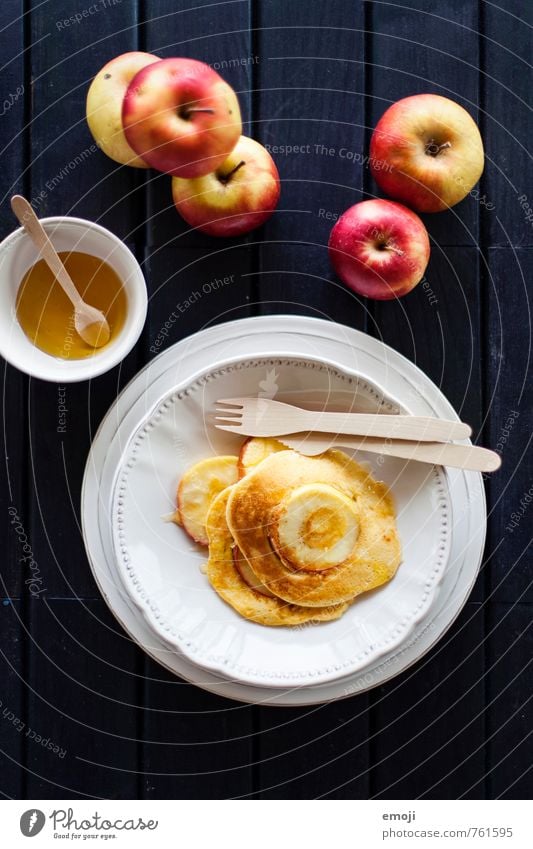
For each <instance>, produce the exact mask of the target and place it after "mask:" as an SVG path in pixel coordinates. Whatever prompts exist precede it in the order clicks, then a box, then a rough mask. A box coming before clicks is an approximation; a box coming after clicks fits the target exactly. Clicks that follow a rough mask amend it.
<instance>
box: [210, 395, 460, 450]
mask: <svg viewBox="0 0 533 849" xmlns="http://www.w3.org/2000/svg"><path fill="white" fill-rule="evenodd" d="M217 405H224V406H217V409H216V413H217V415H216V416H215V420H216V422H217V425H216V426H217V427H218V428H219V429H220V430H228V431H230V432H231V433H238V434H241V435H242V436H282V435H283V434H288V433H300V432H301V431H315V432H319V433H329V434H333V433H336V434H349V435H354V436H365V437H382V438H385V439H411V440H416V441H417V442H443V441H446V440H448V439H466V438H468V437H469V436H470V434H471V433H472V429H471V428H470V426H469V425H467V424H465V423H464V422H453V421H446V420H444V419H436V418H432V417H430V416H396V415H381V414H379V415H378V414H367V413H330V412H316V411H311V410H302V409H301V408H300V407H293V406H291V405H290V404H284V403H282V402H281V401H271V400H270V399H268V398H224V399H221V400H219V401H217ZM227 405H229V406H227Z"/></svg>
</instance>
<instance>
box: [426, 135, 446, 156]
mask: <svg viewBox="0 0 533 849" xmlns="http://www.w3.org/2000/svg"><path fill="white" fill-rule="evenodd" d="M447 147H451V143H450V142H443V143H442V144H437V142H436V141H433V139H431V141H429V142H428V143H427V145H426V154H427V155H428V156H438V155H439V153H440V152H441V150H445V148H447Z"/></svg>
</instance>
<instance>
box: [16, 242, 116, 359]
mask: <svg viewBox="0 0 533 849" xmlns="http://www.w3.org/2000/svg"><path fill="white" fill-rule="evenodd" d="M59 257H60V259H61V261H62V262H63V265H64V266H65V268H66V269H67V271H68V273H69V275H70V277H71V279H72V281H73V283H74V285H75V286H76V289H77V290H78V292H79V293H80V295H81V296H82V298H83V300H84V301H85V302H86V303H87V304H90V305H91V306H93V307H96V308H97V309H99V310H101V311H102V312H103V313H104V315H105V317H106V319H107V321H108V323H109V329H110V331H111V335H110V337H109V342H108V343H107V345H106V346H104V347H102V348H93V347H92V346H91V345H88V344H87V343H86V342H84V341H83V339H82V338H81V336H78V333H77V332H76V329H75V327H74V307H73V306H72V304H71V302H70V300H69V299H68V298H67V296H66V295H65V293H64V291H63V289H62V288H61V286H60V284H59V283H58V281H57V280H56V278H55V276H54V274H53V272H52V271H51V270H50V269H49V268H48V266H47V264H46V263H45V261H44V259H39V260H38V261H37V262H36V263H35V264H34V265H32V266H31V268H29V269H28V271H27V272H26V274H25V275H24V277H23V278H22V282H21V284H20V287H19V290H18V293H17V304H16V312H17V319H18V321H19V323H20V326H21V327H22V329H23V331H24V333H25V334H26V336H28V337H29V339H31V341H32V342H33V344H34V345H36V346H37V347H38V348H40V349H41V350H42V351H45V352H46V353H47V354H51V355H52V356H53V357H60V358H62V359H65V360H68V359H72V360H81V359H85V358H86V357H91V356H93V355H94V354H96V353H98V352H99V351H104V350H105V348H106V347H107V346H108V345H110V344H111V343H112V342H113V340H114V339H116V337H117V336H118V334H119V333H120V331H121V330H122V328H123V326H124V322H125V320H126V312H127V295H126V292H125V289H124V286H123V284H122V281H121V279H120V277H119V276H118V275H117V273H116V272H115V271H114V269H113V268H111V266H110V265H108V264H107V262H104V260H102V259H100V258H99V257H95V256H91V255H90V254H86V253H81V252H79V251H62V252H61V253H60V254H59Z"/></svg>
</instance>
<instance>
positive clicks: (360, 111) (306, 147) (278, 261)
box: [254, 0, 367, 328]
mask: <svg viewBox="0 0 533 849" xmlns="http://www.w3.org/2000/svg"><path fill="white" fill-rule="evenodd" d="M256 25H257V28H258V29H257V38H258V49H257V52H258V54H259V56H260V59H261V61H260V62H259V64H258V65H257V69H256V70H257V85H256V95H255V102H254V126H255V128H256V131H255V137H256V138H257V139H259V141H261V142H262V143H263V144H264V145H266V146H267V147H268V148H269V149H270V151H271V152H272V156H273V157H274V159H275V160H276V164H277V166H278V169H279V172H280V176H281V180H282V190H281V200H280V205H279V209H278V210H277V211H276V213H275V214H274V215H273V217H272V218H271V219H270V220H269V221H268V222H267V223H266V224H265V225H264V233H263V235H264V244H263V246H262V247H261V249H260V259H259V262H260V265H259V269H258V270H259V271H260V275H259V277H258V286H259V296H260V300H261V302H262V306H261V312H263V313H270V312H299V311H302V310H303V311H304V312H307V313H310V314H315V315H321V316H327V317H331V318H334V319H337V320H341V321H343V322H344V323H347V324H350V326H353V327H358V328H364V327H365V307H364V305H362V304H361V303H359V302H358V300H357V299H354V298H353V297H352V296H351V295H349V294H348V293H346V292H345V291H344V290H343V289H340V288H339V287H338V285H337V281H335V282H334V283H332V281H334V280H335V277H334V275H333V272H332V270H331V268H330V266H329V262H328V259H327V243H328V239H329V234H330V231H331V228H332V227H333V224H334V221H335V220H336V218H337V217H339V215H341V214H342V212H344V210H345V209H347V208H348V207H349V206H351V205H352V204H354V203H356V202H357V201H359V200H360V199H361V191H362V188H363V181H364V172H365V170H366V169H367V160H366V159H365V153H366V151H365V145H364V125H365V99H364V91H365V80H364V58H365V53H364V33H363V31H364V13H363V4H362V3H355V4H351V5H350V7H349V9H348V8H347V7H346V5H345V4H341V3H338V4H331V3H329V4H319V3H314V4H297V3H292V4H287V3H283V2H282V0H273V2H270V3H266V4H257V14H256ZM295 244H305V249H304V250H299V249H294V247H293V246H294V245H295ZM302 257H305V263H304V269H305V270H303V271H302V274H301V275H300V274H297V275H295V274H294V273H293V272H294V270H295V267H297V266H298V264H299V263H301V260H302ZM273 267H274V268H275V270H276V271H277V272H278V273H277V274H275V275H273V274H272V273H271V271H272V269H273ZM300 268H301V265H300ZM263 271H264V272H265V273H264V274H263ZM284 272H287V273H284ZM315 275H319V278H321V279H319V280H317V279H316V277H315ZM322 278H323V279H322ZM291 305H292V306H291Z"/></svg>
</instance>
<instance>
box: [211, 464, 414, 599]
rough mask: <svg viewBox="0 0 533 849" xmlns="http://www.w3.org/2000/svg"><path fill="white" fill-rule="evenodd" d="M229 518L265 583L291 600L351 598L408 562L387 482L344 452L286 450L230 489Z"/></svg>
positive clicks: (250, 561)
mask: <svg viewBox="0 0 533 849" xmlns="http://www.w3.org/2000/svg"><path fill="white" fill-rule="evenodd" d="M226 518H227V523H228V526H229V530H230V533H231V535H232V536H233V538H234V540H235V542H236V544H237V546H238V547H239V549H240V551H241V552H242V554H243V555H244V557H245V558H246V560H247V561H248V563H249V565H250V567H251V569H252V571H253V573H254V575H255V576H256V577H257V579H258V581H259V582H260V583H262V584H264V585H266V586H267V587H268V588H269V589H270V590H271V592H273V593H275V595H276V596H278V597H279V598H281V599H284V600H285V601H287V602H290V603H291V604H296V605H299V606H304V607H324V606H329V605H336V604H341V603H343V602H347V601H351V600H352V599H353V598H355V597H356V596H358V595H360V594H361V593H364V592H368V590H372V589H375V588H376V587H379V586H381V585H382V584H385V583H387V581H390V580H391V578H392V577H393V576H394V574H395V573H396V570H397V568H398V566H399V564H400V561H401V547H400V541H399V537H398V532H397V529H396V522H395V516H394V507H393V503H392V499H391V496H390V495H389V493H388V490H387V487H386V486H385V485H384V484H383V483H379V482H378V481H375V480H374V478H373V477H372V475H370V474H369V472H367V471H366V470H365V469H364V468H363V467H362V466H360V465H359V464H358V463H356V462H355V461H354V460H350V459H349V458H348V457H347V456H346V454H344V453H343V452H341V451H336V450H329V451H326V452H325V453H324V454H321V455H320V456H318V457H305V456H304V455H301V454H298V453H297V452H296V451H290V450H287V451H280V452H278V453H275V454H271V455H270V456H268V457H266V459H264V460H263V461H262V462H261V463H260V464H259V465H258V466H257V467H256V468H255V469H253V470H252V471H250V472H248V473H247V474H246V475H245V477H243V478H241V480H239V482H238V483H236V484H235V485H234V486H232V487H231V489H230V491H229V495H228V504H227V514H226Z"/></svg>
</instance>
